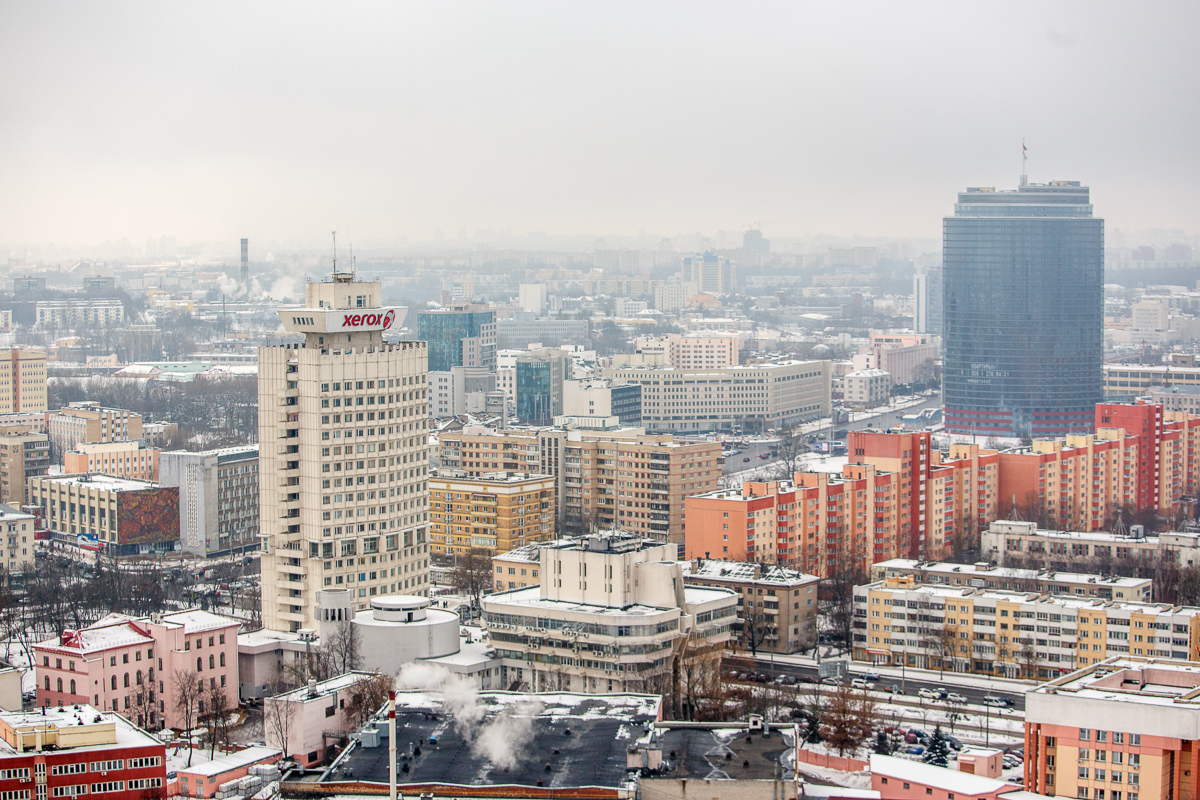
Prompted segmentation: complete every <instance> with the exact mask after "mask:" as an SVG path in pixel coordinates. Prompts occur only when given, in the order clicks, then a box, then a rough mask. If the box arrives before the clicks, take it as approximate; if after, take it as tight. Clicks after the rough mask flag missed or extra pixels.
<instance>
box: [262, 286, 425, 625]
mask: <svg viewBox="0 0 1200 800" xmlns="http://www.w3.org/2000/svg"><path fill="white" fill-rule="evenodd" d="M380 291H381V290H380V284H379V282H378V281H370V282H367V281H355V280H354V277H353V275H351V274H348V273H338V272H334V274H333V277H332V279H331V280H326V281H322V282H319V283H309V284H308V285H307V286H306V287H305V294H304V296H305V306H304V307H303V308H293V309H285V310H281V311H280V312H279V316H280V318H281V320H282V321H283V327H284V329H285V330H287V331H289V332H292V333H302V334H304V343H303V344H301V345H299V346H296V345H281V346H277V347H262V348H259V351H258V430H259V437H258V438H259V470H258V472H259V487H260V488H259V511H260V520H261V522H260V531H259V533H260V536H261V537H262V598H263V599H262V615H263V620H262V621H263V625H264V626H265V627H266V628H269V629H272V630H282V631H289V630H291V631H295V630H299V629H301V628H316V627H317V620H316V614H315V611H316V606H315V603H316V596H317V591H318V590H320V589H323V588H326V587H334V588H344V589H349V590H350V591H352V592H353V593H354V598H355V606H356V607H357V608H359V609H365V608H367V606H368V604H369V603H370V598H371V597H374V596H376V595H380V594H396V593H399V594H413V595H424V594H426V593H427V592H428V575H429V542H428V538H427V530H428V525H429V503H428V499H429V490H428V485H427V481H428V478H429V476H428V474H427V471H428V448H427V441H426V440H427V437H428V424H429V423H428V420H429V405H428V396H427V395H428V391H429V390H428V378H427V374H426V373H427V370H426V364H427V350H426V345H425V343H424V342H399V343H396V344H391V343H387V342H385V341H384V339H383V332H384V331H385V330H387V329H388V328H389V327H390V326H391V325H392V323H393V321H394V320H395V318H396V310H395V309H390V308H384V307H382V306H381V297H380Z"/></svg>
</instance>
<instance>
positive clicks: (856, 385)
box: [842, 368, 892, 408]
mask: <svg viewBox="0 0 1200 800" xmlns="http://www.w3.org/2000/svg"><path fill="white" fill-rule="evenodd" d="M891 393H892V376H891V374H890V373H888V372H884V371H883V370H881V369H874V368H871V369H858V370H855V371H854V372H847V373H846V374H845V375H843V376H842V399H843V400H844V401H845V403H846V405H848V406H861V407H863V408H871V407H874V406H877V405H880V404H881V403H886V402H887V401H888V398H889V397H890V396H891Z"/></svg>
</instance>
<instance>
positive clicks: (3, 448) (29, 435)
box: [0, 425, 50, 507]
mask: <svg viewBox="0 0 1200 800" xmlns="http://www.w3.org/2000/svg"><path fill="white" fill-rule="evenodd" d="M49 469H50V440H49V438H48V437H47V436H46V434H44V433H34V432H33V430H32V429H31V427H30V426H28V425H0V503H3V504H5V505H12V506H18V507H19V506H23V505H25V503H26V501H27V499H28V495H27V494H26V484H27V483H28V481H29V479H30V478H35V477H37V476H39V475H45V474H46V472H47V471H48V470H49Z"/></svg>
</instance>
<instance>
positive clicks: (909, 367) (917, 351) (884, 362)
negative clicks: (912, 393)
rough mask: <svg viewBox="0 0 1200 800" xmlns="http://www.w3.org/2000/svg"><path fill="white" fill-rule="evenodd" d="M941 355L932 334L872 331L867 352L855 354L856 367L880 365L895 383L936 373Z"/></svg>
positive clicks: (906, 381)
mask: <svg viewBox="0 0 1200 800" xmlns="http://www.w3.org/2000/svg"><path fill="white" fill-rule="evenodd" d="M938 356H939V353H938V345H937V340H936V339H935V338H934V337H933V336H930V335H928V334H923V333H919V334H913V333H881V332H879V331H872V332H871V338H870V343H869V345H868V346H867V349H866V352H865V353H860V354H859V355H857V356H855V357H854V367H855V369H871V368H873V369H880V370H883V371H884V372H886V373H888V374H889V375H891V379H892V383H894V384H901V385H903V384H909V383H913V382H915V381H917V380H925V379H927V378H928V377H932V375H933V370H932V367H933V363H934V362H935V361H936V360H937V358H938Z"/></svg>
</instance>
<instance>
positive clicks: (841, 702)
mask: <svg viewBox="0 0 1200 800" xmlns="http://www.w3.org/2000/svg"><path fill="white" fill-rule="evenodd" d="M876 721H877V720H876V714H875V701H874V700H872V699H871V697H870V695H869V694H867V692H866V691H865V690H859V689H853V688H851V687H850V686H849V685H847V684H844V683H843V684H839V685H838V686H837V688H836V689H835V690H834V692H833V696H832V697H831V698H830V699H829V704H828V706H827V708H826V709H825V714H824V719H823V720H822V724H821V736H822V737H824V739H825V741H827V742H829V744H830V745H831V746H833V747H835V748H837V751H838V755H839V756H843V755H845V754H846V751H850V752H853V751H854V750H857V749H858V746H859V745H860V744H862V743H863V742H865V741H866V740H867V739H869V738H870V737H871V735H872V733H873V731H874V730H875V724H876Z"/></svg>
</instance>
